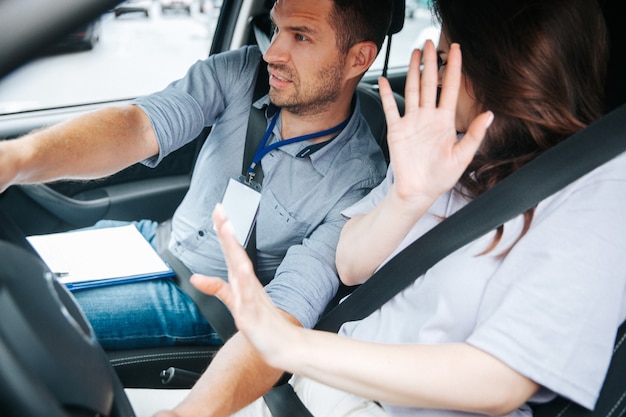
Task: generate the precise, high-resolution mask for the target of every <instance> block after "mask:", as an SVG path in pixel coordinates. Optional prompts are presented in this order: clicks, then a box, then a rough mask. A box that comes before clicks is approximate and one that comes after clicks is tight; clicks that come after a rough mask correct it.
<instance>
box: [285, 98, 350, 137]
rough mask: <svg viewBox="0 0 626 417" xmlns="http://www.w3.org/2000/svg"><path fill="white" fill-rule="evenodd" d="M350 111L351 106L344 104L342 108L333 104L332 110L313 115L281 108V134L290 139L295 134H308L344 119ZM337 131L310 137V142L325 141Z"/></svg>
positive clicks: (329, 126) (337, 123) (332, 125)
mask: <svg viewBox="0 0 626 417" xmlns="http://www.w3.org/2000/svg"><path fill="white" fill-rule="evenodd" d="M350 113H351V107H350V106H349V105H348V106H344V108H343V109H342V110H339V109H338V106H334V107H333V108H332V110H328V111H324V112H322V113H318V114H315V115H299V114H294V113H290V112H289V111H287V110H284V109H283V110H281V119H282V120H281V136H282V138H283V140H284V139H291V138H294V137H297V136H302V135H308V134H312V133H317V132H321V131H324V130H327V129H331V128H333V127H335V126H337V125H339V124H340V123H341V122H343V121H345V120H346V119H347V118H348V117H349V116H350ZM337 134H338V132H333V133H331V134H328V135H325V136H320V137H318V138H315V139H311V140H310V142H311V143H321V142H325V141H327V140H329V139H331V138H333V137H335V136H337Z"/></svg>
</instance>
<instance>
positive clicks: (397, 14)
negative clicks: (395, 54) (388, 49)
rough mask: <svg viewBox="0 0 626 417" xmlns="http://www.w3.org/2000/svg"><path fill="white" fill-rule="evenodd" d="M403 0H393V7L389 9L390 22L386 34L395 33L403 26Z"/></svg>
mask: <svg viewBox="0 0 626 417" xmlns="http://www.w3.org/2000/svg"><path fill="white" fill-rule="evenodd" d="M405 5H406V3H405V0H393V5H392V7H393V9H392V11H391V24H390V25H389V30H388V31H387V35H395V34H396V33H398V32H400V31H401V30H402V28H403V27H404V8H405Z"/></svg>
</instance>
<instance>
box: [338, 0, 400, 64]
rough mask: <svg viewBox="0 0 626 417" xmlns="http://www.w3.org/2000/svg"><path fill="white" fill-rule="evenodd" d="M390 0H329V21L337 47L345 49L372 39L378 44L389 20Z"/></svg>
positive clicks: (382, 37)
mask: <svg viewBox="0 0 626 417" xmlns="http://www.w3.org/2000/svg"><path fill="white" fill-rule="evenodd" d="M391 10H392V0H333V10H332V12H331V13H330V24H331V26H332V27H333V29H335V32H336V33H337V46H338V48H339V50H340V51H342V52H348V49H350V48H351V47H352V46H353V45H354V44H356V43H358V42H363V41H372V42H374V43H375V44H376V46H377V47H378V51H380V48H381V47H382V44H383V41H384V40H385V36H386V35H387V30H388V29H389V25H390V23H391Z"/></svg>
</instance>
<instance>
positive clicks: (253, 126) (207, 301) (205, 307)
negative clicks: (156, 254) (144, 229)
mask: <svg viewBox="0 0 626 417" xmlns="http://www.w3.org/2000/svg"><path fill="white" fill-rule="evenodd" d="M268 89H269V75H268V73H267V67H266V66H265V65H264V63H263V60H260V63H259V68H258V70H257V75H256V79H255V85H254V92H253V95H252V104H251V105H250V115H249V117H248V128H247V131H246V144H245V148H244V158H243V164H242V166H243V168H242V175H246V172H247V169H248V167H249V166H250V163H251V162H252V159H253V157H254V152H255V150H256V148H257V147H258V145H259V143H260V142H261V138H262V137H263V132H264V131H265V129H266V128H267V119H266V118H265V107H263V108H261V109H258V108H256V107H254V105H253V104H254V103H255V102H256V101H257V100H259V99H260V98H261V97H263V96H264V95H265V94H267V91H268ZM260 165H261V164H260V163H259V164H258V168H257V175H256V177H255V178H256V180H257V181H258V182H261V180H262V178H263V172H262V170H261V166H260ZM255 230H256V225H255V226H254V228H253V230H252V234H251V236H250V239H249V242H248V247H247V248H246V251H247V252H248V256H250V258H251V259H252V260H253V264H254V265H255V269H256V233H255ZM160 255H161V257H162V258H163V260H164V261H165V262H167V263H168V264H169V265H170V267H171V268H172V269H173V270H174V271H175V272H176V281H177V284H178V285H179V286H180V287H181V289H182V290H183V291H185V293H186V294H187V295H188V296H189V297H190V298H191V299H192V300H193V302H194V303H195V304H196V306H197V307H198V309H199V310H200V312H201V313H202V315H203V316H204V318H205V319H206V320H207V321H208V322H209V324H210V325H211V327H212V328H213V329H214V330H215V332H216V333H217V334H218V336H219V337H220V339H222V341H223V342H226V341H227V340H228V339H230V337H231V336H232V335H233V334H235V332H236V331H237V327H236V326H235V322H234V320H233V317H232V315H231V314H230V311H229V310H228V308H226V306H225V305H224V304H223V303H222V302H221V301H220V300H219V299H218V298H217V297H213V296H210V295H207V294H204V293H203V292H201V291H198V289H196V288H195V287H194V286H193V285H192V284H191V282H189V278H190V277H191V275H192V272H191V271H190V270H189V269H188V268H187V266H186V265H185V264H183V263H182V262H181V261H180V259H178V258H177V257H176V256H175V255H174V254H172V253H171V252H170V251H169V249H167V248H165V249H164V250H162V251H161V252H160Z"/></svg>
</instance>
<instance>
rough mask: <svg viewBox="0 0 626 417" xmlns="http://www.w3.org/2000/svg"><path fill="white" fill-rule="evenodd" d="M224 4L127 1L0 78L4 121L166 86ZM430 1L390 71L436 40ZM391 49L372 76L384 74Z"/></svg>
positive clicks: (200, 47)
mask: <svg viewBox="0 0 626 417" xmlns="http://www.w3.org/2000/svg"><path fill="white" fill-rule="evenodd" d="M220 6H221V0H184V1H183V0H129V1H126V2H122V3H120V4H119V5H118V6H117V7H116V8H114V9H113V10H110V11H109V12H107V13H105V14H104V15H103V16H101V17H100V18H99V19H97V20H96V21H94V22H92V23H91V24H89V25H87V26H85V27H81V28H80V29H78V30H77V31H75V32H73V33H72V34H70V35H68V36H67V37H65V38H64V39H61V40H59V41H58V42H57V43H56V44H55V45H53V46H52V47H50V48H49V49H48V50H46V51H45V52H43V53H41V54H40V55H39V56H37V57H36V58H35V59H33V60H32V61H31V62H29V63H28V64H26V65H24V66H23V67H21V68H19V69H18V70H16V71H14V72H12V73H11V74H9V75H7V76H6V77H4V78H3V79H2V80H0V115H7V114H13V113H21V112H30V111H34V110H43V109H55V108H64V107H69V106H78V105H85V104H93V103H103V102H110V101H117V100H127V99H132V98H135V97H137V96H140V95H144V94H148V93H151V92H154V91H157V90H160V89H162V88H164V87H166V86H167V85H168V84H169V83H170V82H171V81H173V80H175V79H178V78H180V77H182V76H183V75H184V74H185V72H186V71H187V69H188V68H189V66H190V65H191V64H193V63H194V62H195V61H197V60H199V59H203V58H206V56H207V55H208V53H209V50H210V48H211V42H212V40H213V36H214V32H215V28H216V24H217V19H218V17H219V13H220ZM437 37H438V29H437V27H436V26H434V25H433V20H432V18H431V16H430V13H429V10H428V8H427V4H426V2H424V1H421V0H420V1H418V0H414V1H412V0H408V1H407V18H406V19H405V25H404V28H403V30H402V31H401V32H400V33H399V34H397V35H396V36H394V38H393V42H392V46H393V47H392V49H391V53H390V61H389V66H390V68H394V67H403V66H404V67H406V66H407V65H408V60H409V55H410V54H409V51H410V50H411V49H412V48H414V47H420V46H421V45H422V44H423V42H424V40H425V39H426V38H433V39H437ZM384 57H385V51H384V50H383V52H381V54H380V56H379V57H378V59H377V60H376V62H375V64H374V65H373V67H372V69H371V70H370V71H380V70H381V69H382V67H383V65H384Z"/></svg>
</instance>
